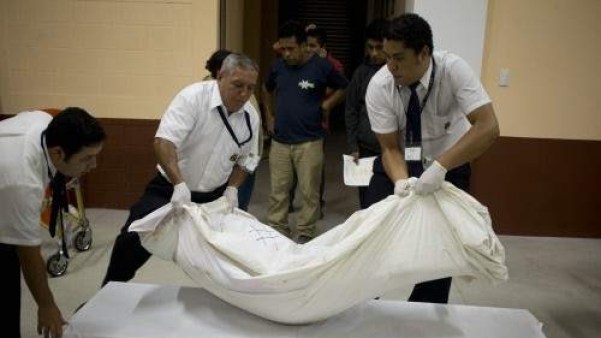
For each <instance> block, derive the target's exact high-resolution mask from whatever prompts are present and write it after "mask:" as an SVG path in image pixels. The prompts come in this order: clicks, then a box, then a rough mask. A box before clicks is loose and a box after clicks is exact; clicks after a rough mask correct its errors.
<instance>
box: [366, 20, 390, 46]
mask: <svg viewBox="0 0 601 338" xmlns="http://www.w3.org/2000/svg"><path fill="white" fill-rule="evenodd" d="M387 28H388V21H387V20H385V19H375V20H373V21H372V22H370V24H369V25H367V28H365V39H371V40H376V41H382V40H384V35H386V29H387Z"/></svg>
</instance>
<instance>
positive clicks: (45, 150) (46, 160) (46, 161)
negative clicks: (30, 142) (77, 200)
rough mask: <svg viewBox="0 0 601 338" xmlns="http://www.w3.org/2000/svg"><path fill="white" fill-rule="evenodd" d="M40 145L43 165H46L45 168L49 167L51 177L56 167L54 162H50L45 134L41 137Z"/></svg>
mask: <svg viewBox="0 0 601 338" xmlns="http://www.w3.org/2000/svg"><path fill="white" fill-rule="evenodd" d="M41 145H42V153H43V154H44V166H47V168H48V169H50V173H51V174H52V177H54V175H56V167H55V166H54V163H52V159H51V158H50V153H49V152H48V146H47V145H46V135H44V137H42V144H41ZM44 171H46V169H44Z"/></svg>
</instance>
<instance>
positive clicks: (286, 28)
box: [278, 20, 307, 45]
mask: <svg viewBox="0 0 601 338" xmlns="http://www.w3.org/2000/svg"><path fill="white" fill-rule="evenodd" d="M291 37H295V38H296V43H298V44H299V45H300V44H301V43H305V42H307V33H306V32H305V26H303V25H302V24H301V23H300V21H296V20H289V21H286V22H285V23H284V24H283V25H282V26H281V27H280V29H279V30H278V38H291Z"/></svg>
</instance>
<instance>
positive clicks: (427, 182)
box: [414, 161, 447, 195]
mask: <svg viewBox="0 0 601 338" xmlns="http://www.w3.org/2000/svg"><path fill="white" fill-rule="evenodd" d="M446 174H447V169H446V168H445V167H443V166H442V165H441V164H440V163H438V161H434V162H432V164H431V165H430V166H429V167H428V169H426V171H424V173H423V174H422V175H421V176H420V177H419V179H418V180H417V182H416V183H415V187H414V189H415V192H416V193H417V194H419V195H427V194H431V193H433V192H435V191H436V190H438V189H440V186H441V185H442V182H444V177H445V175H446Z"/></svg>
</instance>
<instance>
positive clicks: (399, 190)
mask: <svg viewBox="0 0 601 338" xmlns="http://www.w3.org/2000/svg"><path fill="white" fill-rule="evenodd" d="M410 188H411V182H410V181H409V179H408V178H401V179H400V180H397V181H396V182H394V194H395V195H397V196H399V197H405V196H407V195H409V189H410Z"/></svg>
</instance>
